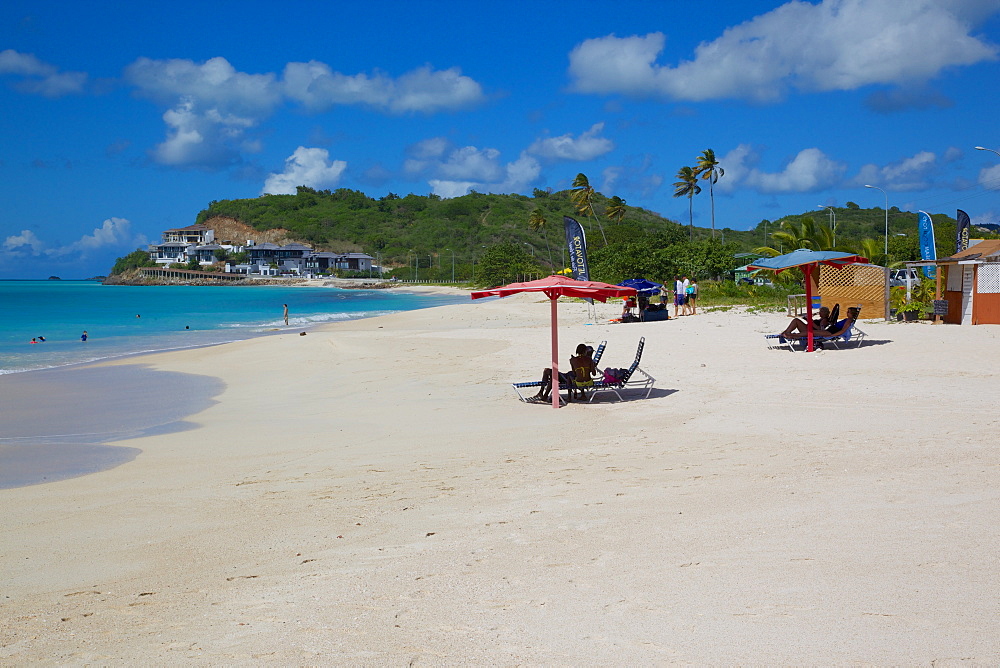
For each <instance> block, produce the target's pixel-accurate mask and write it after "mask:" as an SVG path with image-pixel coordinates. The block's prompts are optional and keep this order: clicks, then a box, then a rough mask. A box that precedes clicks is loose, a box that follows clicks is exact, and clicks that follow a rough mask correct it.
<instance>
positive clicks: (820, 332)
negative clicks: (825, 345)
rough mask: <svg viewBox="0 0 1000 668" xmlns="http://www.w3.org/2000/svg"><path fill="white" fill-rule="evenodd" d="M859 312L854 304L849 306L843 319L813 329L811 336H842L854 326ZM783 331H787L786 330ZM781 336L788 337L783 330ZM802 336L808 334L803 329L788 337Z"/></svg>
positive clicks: (818, 337)
mask: <svg viewBox="0 0 1000 668" xmlns="http://www.w3.org/2000/svg"><path fill="white" fill-rule="evenodd" d="M823 308H826V307H823ZM820 310H822V309H820ZM860 314H861V309H859V308H857V307H856V306H852V307H850V308H849V309H847V317H846V318H844V319H843V320H841V321H839V322H836V323H833V324H827V326H826V327H825V328H823V329H819V328H815V329H813V338H814V339H832V338H834V337H836V336H843V335H844V334H846V333H847V332H848V331H849V330H850V329H851V327H853V326H854V322H855V321H856V320H857V319H858V316H859V315H860ZM796 321H797V322H800V323H801V322H802V321H801V320H798V319H796ZM814 322H815V321H814ZM785 331H786V332H787V331H788V330H785ZM781 336H783V337H789V335H788V334H786V333H785V332H782V333H781ZM803 336H808V334H807V333H806V332H805V330H803V332H802V333H801V334H792V335H791V336H790V337H789V338H802V337H803Z"/></svg>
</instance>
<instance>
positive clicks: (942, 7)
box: [569, 0, 997, 101]
mask: <svg viewBox="0 0 1000 668" xmlns="http://www.w3.org/2000/svg"><path fill="white" fill-rule="evenodd" d="M996 10H997V7H996V3H995V2H994V3H991V5H990V6H987V3H986V2H972V1H966V2H963V1H962V0H952V1H950V2H949V1H942V0H907V2H898V0H824V1H823V2H821V3H819V4H812V3H808V2H798V1H793V2H788V3H786V4H784V5H782V6H781V7H778V8H777V9H774V10H773V11H770V12H768V13H766V14H762V15H760V16H757V17H755V18H753V19H751V20H750V21H747V22H745V23H742V24H740V25H737V26H735V27H732V28H728V29H726V30H725V31H724V32H723V34H722V35H721V36H720V37H718V38H716V39H715V40H714V41H711V42H703V43H701V44H700V45H698V47H697V48H696V49H695V55H694V59H693V60H689V61H684V62H681V63H678V64H677V65H676V66H669V65H660V64H657V63H656V59H657V57H658V56H659V55H660V54H661V52H662V51H663V48H664V45H665V40H666V38H665V36H664V35H663V33H659V32H656V33H651V34H648V35H645V36H630V37H617V36H615V35H610V36H607V37H600V38H596V39H589V40H586V41H584V42H582V43H581V44H579V45H577V46H576V47H575V48H574V49H573V50H572V52H571V53H570V66H569V74H570V77H571V78H572V88H573V89H574V90H576V91H578V92H581V93H625V94H633V95H659V96H665V97H669V98H673V99H676V100H710V99H720V98H745V99H750V100H757V101H772V100H777V99H780V98H781V97H782V96H784V95H785V94H786V93H787V91H788V90H789V89H790V88H795V89H798V90H803V91H830V90H853V89H856V88H860V87H862V86H867V85H872V84H890V85H899V84H911V83H913V82H924V81H927V80H929V79H931V78H933V77H935V76H937V75H938V74H939V73H940V72H941V70H942V69H944V68H946V67H955V66H962V65H972V64H975V63H978V62H983V61H989V60H995V59H996V58H997V47H996V45H993V44H990V43H988V42H985V41H984V40H982V39H980V38H978V37H974V36H973V35H972V34H970V30H971V28H972V23H973V21H978V20H982V19H983V18H985V17H986V16H988V15H989V14H991V13H993V12H995V11H996ZM929 44H933V45H934V48H928V45H929Z"/></svg>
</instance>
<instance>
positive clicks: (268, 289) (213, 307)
mask: <svg viewBox="0 0 1000 668" xmlns="http://www.w3.org/2000/svg"><path fill="white" fill-rule="evenodd" d="M460 301H464V300H463V299H462V298H461V297H460V296H455V295H423V294H413V293H403V292H396V291H394V290H354V289H348V290H345V289H341V288H332V287H304V286H287V285H274V286H270V285H264V286H186V285H151V286H128V285H103V284H102V283H100V282H98V281H93V280H58V281H57V280H12V279H5V280H0V309H2V311H3V313H4V321H5V324H4V327H3V328H0V374H9V373H19V372H25V371H33V370H39V369H51V368H55V367H61V366H67V365H71V364H80V363H87V362H96V361H100V360H105V359H111V358H117V357H125V356H130V355H136V354H140V353H152V352H162V351H166V350H178V349H183V348H197V347H203V346H210V345H216V344H221V343H228V342H231V341H239V340H243V339H248V338H253V337H256V336H264V335H267V334H272V333H275V332H281V331H291V330H299V331H302V330H305V329H308V328H309V327H313V326H316V325H319V324H324V323H329V322H337V321H341V320H354V319H359V318H368V317H373V316H379V315H386V314H389V313H396V312H400V311H410V310H414V309H420V308H430V307H433V306H441V305H445V304H454V303H459V302H460ZM283 304H288V310H289V321H288V325H287V326H286V325H285V323H284V319H283V307H282V305H283ZM84 331H86V332H87V340H86V341H82V340H81V336H82V334H83V332H84ZM42 338H44V341H40V339H42ZM32 340H35V341H36V343H31V341H32Z"/></svg>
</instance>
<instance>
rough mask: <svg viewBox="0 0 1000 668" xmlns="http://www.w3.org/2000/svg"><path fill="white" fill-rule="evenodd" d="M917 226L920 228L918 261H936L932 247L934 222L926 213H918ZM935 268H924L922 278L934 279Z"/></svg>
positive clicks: (935, 253) (934, 248) (935, 250)
mask: <svg viewBox="0 0 1000 668" xmlns="http://www.w3.org/2000/svg"><path fill="white" fill-rule="evenodd" d="M918 214H919V215H918V220H919V222H918V226H919V228H920V259H921V260H936V259H937V248H936V247H935V246H934V221H933V220H932V219H931V215H930V214H929V213H927V212H926V211H919V212H918ZM935 269H936V267H924V276H926V277H927V278H934V270H935Z"/></svg>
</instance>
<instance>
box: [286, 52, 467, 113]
mask: <svg viewBox="0 0 1000 668" xmlns="http://www.w3.org/2000/svg"><path fill="white" fill-rule="evenodd" d="M283 78H284V89H285V94H286V95H287V96H288V97H290V98H291V99H293V100H297V101H298V102H301V103H302V104H303V105H304V106H305V107H306V108H307V109H310V110H312V111H325V110H326V109H329V108H330V107H332V106H334V105H338V104H364V105H368V106H372V107H375V108H377V109H381V110H383V111H388V112H391V113H406V112H414V111H415V112H424V113H431V112H436V111H444V110H455V109H464V108H467V107H470V106H472V105H475V104H478V103H480V102H482V101H483V100H484V99H485V97H484V95H483V90H482V87H481V86H480V85H479V83H477V82H476V81H475V80H474V79H471V78H470V77H467V76H464V75H463V74H462V72H461V70H460V69H459V68H457V67H452V68H450V69H447V70H432V69H431V68H430V66H424V67H420V68H418V69H415V70H413V71H411V72H407V73H406V74H403V75H402V76H400V77H399V78H397V79H393V78H392V77H390V76H388V75H386V74H384V73H382V72H375V73H374V74H372V75H371V76H369V75H367V74H364V73H360V74H354V75H348V74H342V73H340V72H335V71H334V70H332V69H331V68H330V66H329V65H327V64H326V63H321V62H317V61H315V60H312V61H309V62H308V63H288V64H287V65H286V66H285V72H284V77H283Z"/></svg>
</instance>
